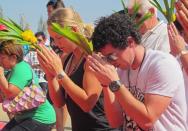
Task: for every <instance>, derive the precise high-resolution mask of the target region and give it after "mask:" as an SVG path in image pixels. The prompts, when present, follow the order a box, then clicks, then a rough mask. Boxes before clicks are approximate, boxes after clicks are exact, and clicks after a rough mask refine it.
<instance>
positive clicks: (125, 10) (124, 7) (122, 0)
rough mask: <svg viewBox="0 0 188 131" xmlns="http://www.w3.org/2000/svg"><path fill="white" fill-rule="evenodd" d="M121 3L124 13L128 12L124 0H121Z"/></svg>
mask: <svg viewBox="0 0 188 131" xmlns="http://www.w3.org/2000/svg"><path fill="white" fill-rule="evenodd" d="M121 4H122V5H123V9H124V12H125V13H128V9H127V7H126V6H125V2H124V0H121Z"/></svg>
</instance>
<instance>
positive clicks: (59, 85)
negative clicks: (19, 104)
mask: <svg viewBox="0 0 188 131" xmlns="http://www.w3.org/2000/svg"><path fill="white" fill-rule="evenodd" d="M135 2H136V3H137V4H139V5H140V8H139V11H138V12H137V14H136V15H135V19H132V18H131V16H132V15H133V13H134V8H135V7H134V4H135ZM175 8H176V17H177V20H176V21H175V22H172V23H168V24H166V23H165V22H163V21H162V20H160V19H159V18H158V15H157V9H156V8H155V7H154V6H153V5H152V4H151V3H150V1H149V0H134V1H133V0H132V1H130V2H129V4H128V5H127V9H128V12H125V11H123V10H120V11H119V12H114V13H113V14H111V15H109V16H103V17H101V18H100V19H99V20H98V21H97V23H96V25H95V26H93V25H91V24H86V23H84V22H83V20H82V19H81V16H80V15H79V13H78V12H76V11H75V10H74V9H73V8H69V7H66V6H65V5H64V3H63V2H62V1H61V0H50V1H49V2H48V3H47V11H48V21H47V25H48V33H49V35H50V40H48V39H47V37H46V35H45V34H44V33H43V32H37V33H36V34H35V37H36V38H37V41H38V45H39V47H40V49H41V50H42V51H41V50H33V49H30V50H29V51H28V52H27V54H24V51H23V47H22V46H21V45H19V44H17V41H14V40H11V39H10V40H3V39H2V41H1V43H0V93H1V94H0V95H2V94H3V97H2V98H1V99H2V101H3V100H5V99H12V98H15V97H16V96H17V95H18V94H19V93H20V92H21V91H22V90H23V89H24V88H25V87H27V86H29V83H30V81H31V80H32V79H34V81H35V82H36V83H37V84H38V85H40V88H42V90H43V91H44V92H45V94H46V97H47V99H46V101H45V102H44V103H43V104H41V105H39V106H38V107H37V108H35V109H34V110H28V111H23V112H19V113H17V114H10V113H8V115H9V117H10V121H9V122H8V123H7V124H6V125H5V127H4V128H3V129H2V131H50V130H52V128H54V126H55V125H56V126H55V128H56V130H57V131H63V130H64V125H65V122H66V118H67V115H68V114H69V115H70V119H71V128H72V131H188V46H187V42H188V41H187V38H188V1H186V0H178V1H177V2H176V3H175ZM148 12H150V13H151V14H152V16H151V17H150V18H148V19H146V20H145V21H144V22H143V24H142V25H141V26H140V27H139V28H138V27H137V22H138V21H139V20H140V19H141V18H142V17H143V15H144V14H146V13H148ZM53 23H57V24H59V25H60V26H61V27H69V28H70V29H71V30H72V31H73V32H77V33H79V34H81V35H83V36H84V37H85V38H87V39H88V40H91V41H92V43H93V49H94V51H93V53H92V54H86V53H85V52H84V50H83V48H80V46H77V44H75V43H74V42H72V41H71V40H69V39H68V38H66V37H65V36H63V35H60V34H58V33H57V32H55V31H54V30H53V29H52V25H53ZM80 44H83V43H80ZM33 72H34V74H35V75H33Z"/></svg>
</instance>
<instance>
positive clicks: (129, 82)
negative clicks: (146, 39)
mask: <svg viewBox="0 0 188 131" xmlns="http://www.w3.org/2000/svg"><path fill="white" fill-rule="evenodd" d="M145 56H146V49H145V48H144V56H143V59H142V61H141V63H140V66H139V69H138V73H137V75H136V83H135V87H136V86H137V82H138V75H139V73H140V69H141V68H142V64H143V62H144V59H145ZM130 72H131V71H130V69H129V70H128V85H129V88H130V87H131V81H130Z"/></svg>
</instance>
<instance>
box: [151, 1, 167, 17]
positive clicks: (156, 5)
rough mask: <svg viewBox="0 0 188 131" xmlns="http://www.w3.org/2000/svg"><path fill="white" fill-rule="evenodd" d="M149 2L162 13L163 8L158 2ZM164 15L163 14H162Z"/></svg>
mask: <svg viewBox="0 0 188 131" xmlns="http://www.w3.org/2000/svg"><path fill="white" fill-rule="evenodd" d="M150 3H151V4H152V5H153V6H155V7H156V8H157V9H158V10H159V11H160V12H161V13H163V8H162V7H161V5H160V4H159V2H157V0H153V1H150ZM163 15H164V14H163Z"/></svg>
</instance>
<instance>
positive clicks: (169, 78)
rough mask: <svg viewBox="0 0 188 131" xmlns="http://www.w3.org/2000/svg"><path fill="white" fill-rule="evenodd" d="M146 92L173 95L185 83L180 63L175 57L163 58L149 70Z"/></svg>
mask: <svg viewBox="0 0 188 131" xmlns="http://www.w3.org/2000/svg"><path fill="white" fill-rule="evenodd" d="M148 74H149V75H148V79H147V84H146V93H150V94H157V95H162V96H168V97H173V96H174V95H175V93H176V90H177V89H178V88H183V87H181V86H184V85H182V83H183V75H182V71H181V68H180V65H179V63H178V62H177V61H176V60H175V59H166V58H164V59H161V60H160V61H158V62H157V64H152V66H151V68H150V69H149V71H148Z"/></svg>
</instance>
